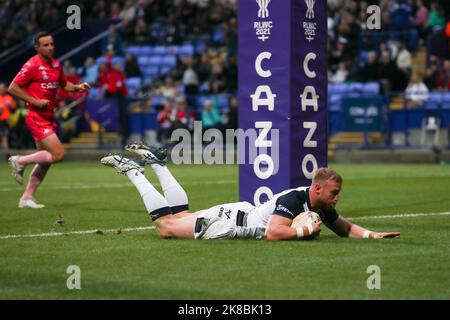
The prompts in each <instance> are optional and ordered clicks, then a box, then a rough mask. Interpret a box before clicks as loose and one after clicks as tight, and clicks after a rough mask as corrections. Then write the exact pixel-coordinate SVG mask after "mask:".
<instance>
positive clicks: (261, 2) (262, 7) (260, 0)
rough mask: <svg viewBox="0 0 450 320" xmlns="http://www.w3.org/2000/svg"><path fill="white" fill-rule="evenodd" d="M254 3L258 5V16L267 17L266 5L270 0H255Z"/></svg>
mask: <svg viewBox="0 0 450 320" xmlns="http://www.w3.org/2000/svg"><path fill="white" fill-rule="evenodd" d="M256 3H257V4H258V6H259V10H258V18H263V19H264V18H268V17H269V10H268V9H267V7H268V6H269V3H270V0H256Z"/></svg>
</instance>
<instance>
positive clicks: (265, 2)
mask: <svg viewBox="0 0 450 320" xmlns="http://www.w3.org/2000/svg"><path fill="white" fill-rule="evenodd" d="M256 3H257V4H258V6H259V10H258V18H261V19H266V18H268V17H269V9H268V6H269V3H270V0H256ZM272 26H273V22H272V21H255V22H254V24H253V28H254V29H255V33H256V36H257V38H258V39H259V40H261V41H262V42H264V41H266V40H268V39H269V37H270V35H271V29H272Z"/></svg>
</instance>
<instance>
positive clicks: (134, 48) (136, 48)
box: [126, 46, 141, 56]
mask: <svg viewBox="0 0 450 320" xmlns="http://www.w3.org/2000/svg"><path fill="white" fill-rule="evenodd" d="M126 51H127V52H129V53H131V54H132V55H134V56H138V55H139V53H140V51H141V48H140V47H139V46H129V47H128V48H127V50H126Z"/></svg>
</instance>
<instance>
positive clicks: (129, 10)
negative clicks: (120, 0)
mask: <svg viewBox="0 0 450 320" xmlns="http://www.w3.org/2000/svg"><path fill="white" fill-rule="evenodd" d="M134 2H135V1H134V0H127V1H126V2H125V5H124V6H123V8H122V9H121V10H120V13H119V18H120V19H121V20H127V21H132V20H133V19H134V17H135V16H136V7H135V4H134Z"/></svg>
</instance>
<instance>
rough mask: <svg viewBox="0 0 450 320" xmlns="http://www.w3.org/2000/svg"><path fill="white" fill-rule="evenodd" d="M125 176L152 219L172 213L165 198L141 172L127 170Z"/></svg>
mask: <svg viewBox="0 0 450 320" xmlns="http://www.w3.org/2000/svg"><path fill="white" fill-rule="evenodd" d="M127 177H128V179H130V181H131V183H132V184H134V186H135V187H136V189H137V190H138V191H139V194H140V195H141V197H142V200H143V201H144V205H145V208H146V209H147V212H148V214H149V215H150V216H151V217H152V220H153V221H155V220H156V219H158V218H160V217H162V216H165V215H167V214H172V211H171V210H170V206H169V204H168V203H167V200H166V199H165V198H164V197H163V196H162V195H161V194H160V193H159V192H158V190H156V189H155V187H153V185H152V184H151V183H150V182H149V181H148V180H147V178H146V177H145V176H144V175H143V174H142V173H140V172H139V171H137V170H135V169H133V170H130V171H128V172H127Z"/></svg>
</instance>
